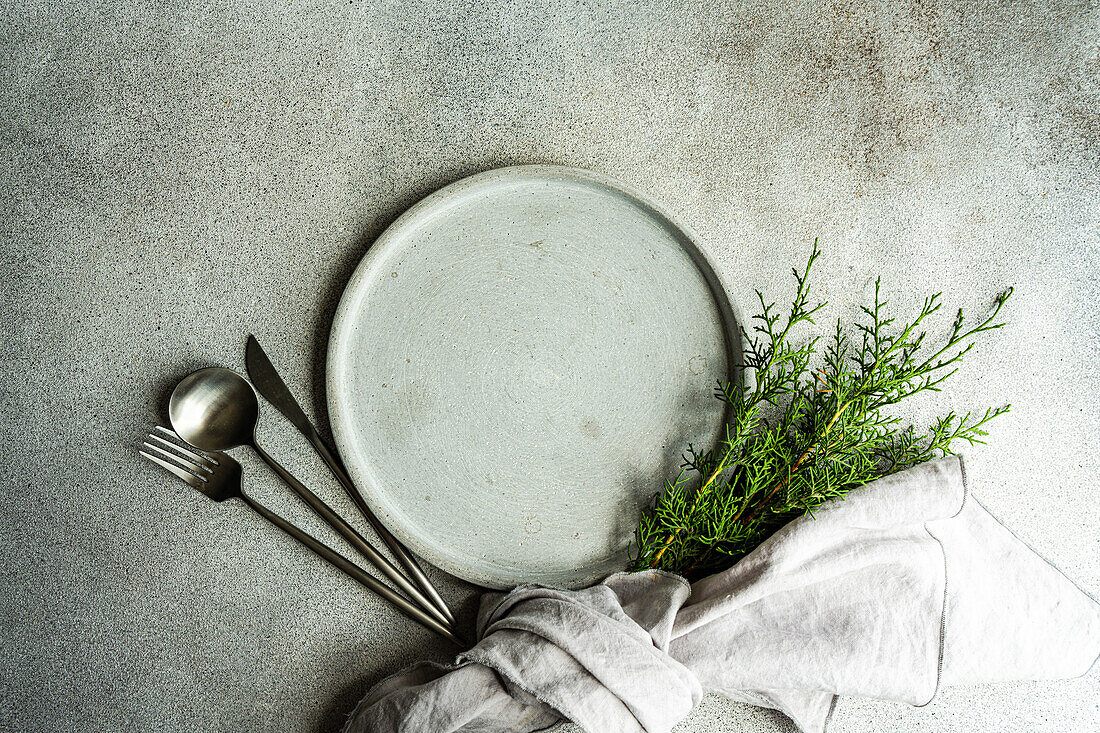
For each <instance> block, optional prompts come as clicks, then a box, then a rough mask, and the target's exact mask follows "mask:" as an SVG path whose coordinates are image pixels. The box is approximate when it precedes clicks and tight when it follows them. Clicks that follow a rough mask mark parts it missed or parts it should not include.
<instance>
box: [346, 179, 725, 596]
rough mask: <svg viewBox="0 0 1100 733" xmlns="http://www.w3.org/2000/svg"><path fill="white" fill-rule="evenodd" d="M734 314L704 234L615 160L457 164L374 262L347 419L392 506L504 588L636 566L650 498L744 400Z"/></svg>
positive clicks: (351, 347)
mask: <svg viewBox="0 0 1100 733" xmlns="http://www.w3.org/2000/svg"><path fill="white" fill-rule="evenodd" d="M733 328H734V325H733V315H732V311H731V309H730V307H729V304H728V302H727V300H726V298H725V295H724V291H723V290H722V288H721V286H720V284H719V282H718V280H717V278H716V277H715V275H714V273H713V271H712V269H711V268H710V267H709V266H708V264H707V262H706V260H705V259H704V258H703V256H702V255H701V254H700V251H699V249H698V248H697V247H696V246H695V244H694V243H693V241H692V237H691V235H690V234H689V233H688V232H686V231H685V230H684V229H683V228H682V227H681V226H678V225H677V224H676V223H674V222H673V221H672V219H670V217H669V216H668V214H666V213H663V212H662V211H661V210H660V209H659V208H658V207H657V206H656V205H655V204H654V203H653V202H651V201H649V200H647V199H646V198H645V197H644V196H642V195H640V194H639V193H637V192H633V191H630V190H629V189H627V188H626V187H625V186H622V185H620V184H617V183H615V182H612V181H610V180H608V179H606V178H603V177H601V176H597V175H594V174H592V173H589V172H586V171H580V170H574V169H567V168H558V167H553V166H521V167H516V168H505V169H501V170H496V171H490V172H488V173H483V174H481V175H476V176H473V177H471V178H467V179H465V180H462V181H459V182H457V183H455V184H453V185H450V186H447V187H446V188H444V189H442V190H441V191H439V192H437V193H435V194H434V195H432V196H429V197H428V198H427V199H425V200H423V201H421V202H420V203H419V204H417V205H416V206H414V207H412V208H411V209H410V210H409V211H408V212H406V213H405V214H404V215H403V216H401V217H400V218H399V219H398V220H397V221H396V222H394V224H393V225H392V226H390V227H389V228H388V229H387V230H386V231H385V232H384V233H383V234H382V236H381V237H379V239H378V240H377V241H376V242H375V243H374V244H373V245H372V246H371V248H370V250H369V251H368V252H367V254H366V256H365V257H364V258H363V261H362V262H361V263H360V265H359V267H358V269H357V270H356V271H355V274H354V275H353V277H352V279H351V282H350V283H349V285H348V287H347V290H346V291H345V293H344V296H343V299H342V301H341V302H340V306H339V308H338V310H337V314H336V319H335V323H334V325H333V332H332V340H331V344H330V347H329V358H328V399H329V409H330V415H331V418H332V426H333V432H334V433H335V437H336V442H337V444H338V446H339V449H340V453H341V455H342V456H343V458H344V460H345V462H346V463H347V467H348V470H349V471H350V473H351V475H352V478H353V479H354V480H355V482H356V484H357V485H358V486H359V487H360V489H361V490H362V492H363V494H364V496H365V497H366V499H367V501H368V502H369V503H370V505H371V507H372V508H373V509H374V511H375V512H376V513H377V514H378V517H379V518H380V519H381V520H382V522H383V523H384V524H385V525H386V526H387V527H388V528H389V529H390V530H391V531H392V532H393V533H394V534H395V535H396V536H397V537H398V538H400V539H401V540H402V541H403V542H405V543H406V544H407V545H408V546H409V547H410V548H411V549H412V550H413V551H415V552H416V553H417V554H419V555H420V556H422V557H423V558H425V559H427V560H428V561H430V562H432V563H434V564H435V565H437V566H439V567H441V568H443V569H444V570H446V571H448V572H450V573H453V574H454V575H457V576H459V577H461V578H465V579H466V580H469V581H471V582H474V583H477V584H480V585H484V586H489V587H493V588H505V587H510V586H514V585H516V584H520V583H528V582H538V583H545V584H550V585H558V586H577V585H580V584H583V583H588V582H591V581H594V580H597V579H599V578H601V577H602V576H605V575H607V574H609V573H611V572H614V571H616V570H620V569H622V568H624V567H625V566H626V562H627V547H628V544H629V542H630V541H631V539H632V534H633V530H634V527H635V525H636V524H637V521H638V516H639V510H640V509H641V507H642V506H643V504H644V503H645V502H646V501H647V500H648V499H649V498H650V497H651V496H652V495H653V494H655V493H656V492H658V491H659V490H660V489H661V488H662V484H663V481H664V480H665V478H667V477H670V476H673V475H674V474H675V473H676V471H677V470H678V466H679V463H680V456H681V454H682V452H683V450H684V449H685V448H686V446H687V445H688V443H689V442H692V443H694V444H695V445H697V446H709V445H711V444H713V442H714V441H715V440H716V438H717V436H718V433H719V430H720V429H721V427H722V425H723V421H724V417H725V416H724V411H723V406H722V404H721V403H720V402H719V401H718V400H716V399H714V397H713V396H712V394H713V387H714V385H715V382H716V380H718V379H719V378H723V379H724V378H727V377H728V372H729V369H730V365H731V364H733V363H736V362H737V360H738V359H739V356H740V354H739V352H738V351H737V346H736V344H737V343H738V341H737V339H735V338H731V333H732V332H733Z"/></svg>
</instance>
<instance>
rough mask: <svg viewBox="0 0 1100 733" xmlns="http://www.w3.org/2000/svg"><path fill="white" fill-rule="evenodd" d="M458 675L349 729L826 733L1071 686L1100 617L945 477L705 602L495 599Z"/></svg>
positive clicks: (916, 475)
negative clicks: (989, 689)
mask: <svg viewBox="0 0 1100 733" xmlns="http://www.w3.org/2000/svg"><path fill="white" fill-rule="evenodd" d="M478 637H479V639H480V641H479V643H478V644H477V645H476V646H475V647H474V648H473V649H471V650H470V651H468V652H465V653H464V654H461V655H460V656H459V657H458V660H457V662H456V664H455V665H453V666H450V667H440V666H438V665H420V666H418V667H415V668H413V669H411V670H408V671H406V672H403V673H401V674H399V675H396V676H394V677H391V678H389V679H387V680H385V681H384V682H382V683H380V684H378V685H377V686H376V687H375V688H374V689H373V690H371V692H370V693H369V694H368V695H367V697H366V698H365V699H364V700H363V701H362V702H361V703H360V704H359V707H358V708H357V709H356V711H355V712H354V713H353V714H352V716H351V718H350V720H349V722H348V725H347V727H346V730H347V731H348V732H349V733H359V732H361V731H363V732H365V731H370V732H372V733H374V732H378V731H381V732H388V731H470V732H474V731H476V732H488V731H537V730H542V729H545V728H547V727H550V726H552V725H554V724H555V723H557V722H559V721H560V720H561V719H563V718H564V719H567V720H571V721H573V722H575V723H577V724H578V725H580V727H581V728H583V729H584V730H586V731H591V732H592V733H616V732H620V731H621V732H623V733H626V732H628V731H630V732H640V731H647V732H649V733H655V732H657V731H668V730H670V729H671V728H672V727H673V725H675V724H676V722H677V721H679V720H681V719H682V718H684V717H685V716H686V715H687V714H688V713H689V712H690V711H691V709H692V708H693V707H694V706H695V705H696V704H697V703H698V702H699V700H700V699H701V698H702V695H703V690H713V691H715V692H718V693H720V694H722V695H725V696H727V697H730V698H732V699H734V700H740V701H743V702H748V703H751V704H754V705H759V706H764V707H769V708H774V709H776V710H780V711H782V712H783V713H785V714H786V715H788V716H789V717H790V718H791V719H793V720H794V721H795V723H796V724H797V725H798V726H799V727H800V728H801V729H802V730H803V731H806V732H807V733H820V731H823V730H824V729H825V724H826V721H827V719H828V717H829V713H830V711H831V710H832V706H833V702H834V701H835V699H836V696H837V695H859V696H863V697H872V698H879V699H886V700H896V701H899V702H905V703H910V704H912V705H923V704H925V703H927V702H929V701H930V700H931V699H932V697H933V696H934V695H935V694H936V691H937V690H938V689H939V688H940V687H941V686H943V685H954V684H966V683H975V682H989V681H996V680H1012V679H1057V678H1066V677H1074V676H1078V675H1082V674H1084V673H1086V672H1087V671H1088V670H1089V669H1090V668H1091V666H1092V665H1093V664H1094V662H1095V661H1096V658H1097V656H1098V655H1100V604H1097V603H1096V601H1094V600H1093V599H1092V598H1090V597H1089V596H1088V595H1087V594H1086V593H1084V592H1083V591H1082V590H1080V589H1079V588H1078V587H1076V586H1075V585H1074V584H1073V583H1072V582H1071V581H1070V580H1069V579H1067V578H1066V577H1065V576H1064V575H1062V573H1060V572H1059V571H1058V570H1057V569H1055V568H1054V567H1052V566H1051V565H1049V564H1048V563H1046V562H1045V561H1044V560H1043V559H1042V558H1040V557H1039V556H1038V555H1036V554H1035V553H1034V552H1033V551H1032V550H1031V549H1030V548H1028V547H1027V546H1026V545H1025V544H1024V543H1023V542H1021V541H1020V540H1019V539H1017V538H1016V537H1015V536H1014V535H1013V534H1012V533H1011V532H1009V531H1008V530H1007V529H1006V528H1005V527H1004V526H1003V525H1001V524H1000V523H999V522H997V520H995V519H994V518H993V517H992V516H991V515H990V514H989V513H988V512H987V511H986V510H985V509H984V508H983V507H982V506H981V505H980V504H978V503H977V502H976V501H975V500H974V499H973V498H968V497H967V492H966V487H965V481H964V474H963V467H962V463H961V461H960V460H959V459H957V458H946V459H942V460H939V461H934V462H930V463H926V464H923V465H921V466H917V467H915V468H912V469H910V470H908V471H905V472H903V473H899V474H895V475H893V476H888V477H886V478H883V479H880V480H878V481H875V482H874V483H871V484H868V485H867V486H864V487H861V488H859V489H856V490H855V491H852V492H851V493H849V494H848V496H847V498H846V499H845V500H844V501H834V502H830V503H829V504H826V505H825V506H823V507H821V508H820V509H819V510H818V511H817V512H816V515H815V518H810V517H803V518H801V519H797V520H795V521H794V522H791V523H790V524H789V525H787V526H786V527H784V528H783V529H782V530H780V531H779V532H777V533H776V534H775V535H774V536H773V537H771V538H770V539H769V540H768V541H767V542H765V543H764V544H762V545H761V546H760V547H759V548H757V549H756V551H754V552H753V553H752V554H750V555H748V556H747V557H745V558H744V559H742V560H741V561H740V562H738V563H737V564H736V565H734V566H733V567H731V568H730V569H729V570H726V571H724V572H721V573H718V574H716V575H713V576H710V577H708V578H706V579H704V580H701V581H699V582H697V583H695V584H694V585H691V586H689V585H688V584H687V582H686V581H684V580H683V579H682V578H679V577H677V576H674V575H669V574H667V573H660V572H655V571H648V572H643V573H637V574H619V575H613V576H611V577H610V578H608V579H607V580H605V581H604V582H603V583H600V584H599V585H595V586H593V587H591V588H586V589H584V590H579V591H565V590H558V589H553V588H544V587H538V586H523V587H520V588H517V589H516V590H514V591H512V592H511V593H509V594H507V595H505V594H499V593H494V594H489V595H487V596H486V597H485V598H484V599H483V601H482V609H481V613H480V616H479V620H478Z"/></svg>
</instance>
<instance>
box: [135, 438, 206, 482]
mask: <svg viewBox="0 0 1100 733" xmlns="http://www.w3.org/2000/svg"><path fill="white" fill-rule="evenodd" d="M149 437H152V436H149ZM142 445H143V446H145V447H146V448H148V449H149V450H151V451H153V452H154V453H156V454H158V455H159V456H160V457H161V458H166V459H168V460H169V461H171V462H172V463H174V464H176V465H177V466H179V467H180V468H183V469H184V470H187V471H190V472H191V473H193V474H195V475H196V476H198V477H199V478H200V479H202V480H203V481H205V480H206V477H207V476H209V475H211V474H212V473H213V471H211V470H210V469H209V468H207V467H206V466H203V465H202V464H197V463H194V462H192V461H189V460H187V458H186V457H185V456H177V455H176V454H175V453H170V452H169V451H166V450H164V449H163V448H161V447H160V446H158V445H153V444H152V443H150V442H148V441H146V442H144V443H142Z"/></svg>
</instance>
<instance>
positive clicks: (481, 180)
mask: <svg viewBox="0 0 1100 733" xmlns="http://www.w3.org/2000/svg"><path fill="white" fill-rule="evenodd" d="M528 177H536V178H537V177H545V178H557V179H561V180H570V179H572V180H580V181H582V182H586V183H591V184H596V185H599V186H603V187H606V188H610V189H613V190H615V191H618V192H619V193H621V194H625V195H626V196H628V197H629V198H631V199H632V200H634V201H637V202H638V203H640V204H642V205H643V206H645V207H646V208H647V209H649V210H651V211H652V212H653V213H654V214H655V215H656V216H658V217H660V218H663V219H664V220H665V221H667V222H668V224H670V225H671V226H672V227H673V228H674V229H675V230H676V231H677V232H678V233H679V234H680V237H679V239H680V240H681V246H682V247H684V249H685V250H686V251H687V253H688V255H689V256H690V257H691V260H692V262H693V264H694V265H695V267H696V269H698V270H699V271H700V273H701V274H702V275H703V278H704V280H705V281H706V282H707V285H708V289H709V290H710V291H711V297H712V298H713V299H714V301H715V303H716V305H717V306H718V310H719V313H720V316H721V320H722V323H721V326H722V331H723V333H724V335H725V342H726V364H727V375H728V376H732V375H733V374H734V372H735V370H737V369H740V368H741V367H742V365H743V350H742V344H741V339H740V337H739V333H740V332H739V330H738V329H739V324H741V323H743V321H742V320H741V314H740V313H739V312H738V310H737V309H736V307H735V306H734V304H733V302H732V301H731V300H730V298H729V291H728V289H727V288H726V287H725V283H724V282H723V281H722V278H721V276H720V275H719V274H718V270H717V268H715V267H714V264H713V263H712V262H711V260H710V258H709V257H708V256H707V255H706V253H705V251H704V250H703V248H702V247H700V245H699V237H698V235H697V234H696V233H695V231H694V230H693V229H691V228H690V227H688V226H687V225H685V224H684V223H683V221H681V220H680V219H679V218H678V217H677V216H675V215H674V214H672V213H671V212H670V211H668V210H667V209H666V208H665V207H664V206H663V205H662V204H660V203H658V202H657V201H656V200H654V199H653V198H652V197H650V196H649V195H648V194H645V193H643V192H642V191H639V190H638V189H636V188H634V187H633V186H630V185H629V184H625V183H623V182H622V181H619V180H616V179H614V178H612V177H610V176H607V175H604V174H601V173H598V172H595V171H592V170H588V169H586V168H579V167H572V166H563V165H553V164H528V165H513V166H505V167H502V168H493V169H490V170H486V171H482V172H480V173H475V174H472V175H469V176H465V177H463V178H460V179H458V180H457V181H453V182H451V183H449V184H446V185H444V186H442V187H441V188H439V189H437V190H435V191H433V192H432V193H430V194H428V195H427V196H425V197H424V198H421V199H420V200H418V201H417V202H416V203H414V204H413V205H412V206H410V207H409V208H407V209H406V210H405V211H404V212H402V213H401V214H400V215H399V216H398V217H397V218H396V219H394V220H393V221H392V222H390V224H389V225H388V226H386V228H385V229H384V230H383V231H382V232H381V233H380V234H379V235H378V236H377V237H376V238H375V239H374V240H373V241H372V242H371V243H370V245H369V246H368V247H367V251H366V252H365V253H364V254H363V256H362V257H361V258H360V259H359V262H358V264H356V266H355V270H354V271H353V272H352V275H351V277H350V278H348V281H347V284H346V285H345V286H344V289H343V291H342V292H341V295H340V300H339V301H338V302H337V305H336V310H335V313H334V315H333V318H332V325H331V327H330V331H329V337H328V343H327V354H326V359H325V404H326V408H327V410H328V419H329V429H330V431H331V433H332V437H333V439H334V441H335V442H336V448H337V452H338V454H339V455H340V460H341V462H342V463H343V464H344V468H345V469H346V471H347V473H348V475H349V476H350V477H351V479H352V482H353V483H354V484H355V486H356V489H357V490H358V491H359V492H360V494H362V496H363V499H364V501H366V503H367V505H368V506H369V507H370V509H371V511H372V512H374V514H375V516H376V517H377V519H378V521H379V522H381V523H382V525H383V526H384V527H385V528H386V529H387V530H388V531H389V532H390V533H391V534H393V535H394V537H396V538H397V539H398V540H399V541H400V542H401V543H402V544H403V545H405V546H406V547H407V548H409V549H410V550H412V551H413V553H415V554H416V555H417V557H419V558H422V559H423V560H426V561H427V562H429V563H431V564H432V565H434V566H436V567H437V568H439V569H441V570H443V571H445V572H447V573H449V574H451V575H454V576H455V577H457V578H460V579H462V580H464V581H466V582H469V583H473V584H476V585H479V586H483V587H487V588H493V589H498V590H499V589H507V588H511V587H513V585H512V584H507V585H505V584H502V583H501V581H500V580H498V579H494V578H493V577H491V576H489V575H487V574H484V573H480V572H478V571H476V570H473V569H471V568H465V567H462V566H461V565H460V564H458V563H456V562H454V561H452V560H450V559H449V558H446V557H441V556H439V555H438V554H437V553H435V552H432V551H431V550H430V549H429V548H427V547H426V546H425V543H423V542H421V541H420V539H419V538H418V537H416V536H415V535H414V534H412V533H411V532H408V531H406V529H405V528H404V527H403V526H401V524H400V523H398V522H395V521H394V520H393V517H392V515H391V514H390V513H389V512H388V511H387V510H385V509H384V508H383V507H381V506H379V504H378V501H377V499H376V497H375V495H373V494H372V492H370V491H368V490H364V488H363V487H364V486H365V485H369V481H367V480H366V477H365V476H363V469H362V468H361V467H360V466H358V465H355V464H353V463H350V462H348V461H346V460H344V456H346V455H349V454H350V453H351V445H350V438H349V437H348V433H349V432H350V428H349V429H347V430H345V429H344V426H343V421H344V418H343V414H344V410H343V408H342V407H341V405H340V403H339V400H338V399H337V396H338V392H339V390H338V389H337V388H336V384H337V377H336V374H337V370H338V369H339V364H338V361H339V360H340V355H341V351H342V349H341V341H346V339H343V338H342V335H343V334H344V333H345V331H346V330H347V328H348V327H349V321H350V319H351V315H350V311H351V302H352V301H353V300H354V299H355V298H356V297H357V296H358V295H359V293H360V291H361V290H362V287H363V281H364V279H365V278H366V276H367V274H368V273H369V272H370V270H371V267H372V264H373V263H374V261H375V260H376V259H378V258H379V257H380V256H382V253H383V252H384V251H385V250H386V249H387V244H389V243H390V242H391V241H392V240H393V239H394V238H395V237H396V236H397V235H398V234H399V233H400V232H402V231H403V230H404V229H405V228H406V226H407V225H408V224H409V223H410V222H411V221H413V220H415V219H416V218H417V217H418V216H419V215H420V214H421V213H422V212H423V211H425V210H428V209H431V208H433V207H435V206H436V205H438V204H440V203H442V202H445V201H447V200H448V199H452V198H455V197H457V196H459V195H461V194H462V193H463V192H465V191H467V190H469V189H471V188H474V187H477V186H480V185H483V184H492V183H497V182H501V181H506V180H508V179H511V178H528ZM729 416H730V408H729V406H726V408H725V409H724V410H723V414H722V423H723V424H728V422H729ZM602 577H603V573H602V571H600V572H597V573H593V572H589V573H588V574H586V573H583V572H582V573H578V574H576V576H575V578H576V579H575V580H573V581H571V582H570V583H569V585H571V586H578V585H582V584H588V583H591V582H595V581H598V580H600V579H602Z"/></svg>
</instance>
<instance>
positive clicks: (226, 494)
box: [139, 425, 466, 647]
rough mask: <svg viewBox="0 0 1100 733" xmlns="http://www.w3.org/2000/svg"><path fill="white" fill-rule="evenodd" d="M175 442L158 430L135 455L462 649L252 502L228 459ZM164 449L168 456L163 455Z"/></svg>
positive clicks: (431, 622)
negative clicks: (238, 504)
mask: <svg viewBox="0 0 1100 733" xmlns="http://www.w3.org/2000/svg"><path fill="white" fill-rule="evenodd" d="M157 433H161V434H162V435H158V434H157ZM162 436H168V437H171V438H174V439H175V440H167V439H166V438H165V437H162ZM175 441H180V443H182V440H181V439H180V438H179V436H177V435H176V434H175V433H174V432H172V431H171V430H169V429H167V428H163V427H161V426H159V425H158V426H157V427H156V429H155V432H152V433H149V438H148V440H146V441H145V442H144V443H142V448H143V450H139V453H141V455H143V456H145V457H146V458H148V459H149V460H150V461H152V462H153V463H155V464H157V465H158V466H160V467H161V468H163V469H165V470H166V471H169V472H170V473H173V474H175V475H176V476H178V477H179V478H181V479H183V480H184V481H185V482H187V484H189V485H190V486H191V487H192V488H195V489H198V490H199V491H200V492H201V493H202V494H204V495H205V496H206V497H207V498H208V499H212V500H213V501H216V502H223V501H227V500H229V499H240V500H241V501H243V502H244V503H245V504H247V505H248V506H249V507H251V508H252V509H253V510H254V511H255V512H256V513H257V514H259V515H260V516H262V517H263V518H264V519H266V520H267V521H269V522H271V523H272V524H274V525H275V526H276V527H278V528H279V529H281V530H283V531H284V532H286V533H287V534H289V535H290V536H291V537H293V538H294V539H296V540H298V541H299V542H301V543H302V544H303V545H305V546H306V547H308V548H309V549H311V550H313V551H314V552H315V553H317V554H318V555H320V556H321V557H322V558H324V559H325V560H327V561H328V562H330V563H332V564H333V565H335V566H336V567H338V568H339V569H340V570H343V571H344V572H345V573H347V574H348V575H350V576H351V577H352V578H354V579H355V580H356V581H358V582H359V583H361V584H362V585H364V586H366V587H367V588H369V589H370V590H372V591H374V592H375V593H377V594H378V595H380V596H382V597H383V598H385V599H386V600H388V601H389V602H391V603H393V604H394V605H395V606H397V608H398V610H400V611H401V612H402V613H404V614H405V615H406V616H408V617H409V618H411V619H413V620H414V621H419V622H420V623H421V624H423V625H424V626H426V627H427V628H429V629H431V630H432V631H434V632H435V633H437V634H439V635H440V636H443V637H444V638H447V639H449V640H451V641H453V642H454V643H456V644H458V645H459V646H462V647H465V646H466V644H465V642H463V640H462V639H460V638H459V637H458V636H456V635H455V633H454V632H453V631H451V630H450V629H449V628H447V627H446V626H444V625H443V624H441V623H440V622H439V621H438V620H436V619H435V618H434V617H432V616H430V615H428V614H427V613H425V612H424V611H423V610H421V609H420V607H419V606H417V605H416V604H414V603H412V602H411V601H410V600H409V599H408V598H406V597H405V596H403V595H401V594H400V593H398V592H397V591H395V590H393V589H392V588H390V587H389V586H388V585H386V584H385V583H383V582H381V581H380V580H378V579H377V578H375V577H374V576H372V575H370V574H368V573H367V572H366V571H364V570H363V569H362V568H360V567H359V566H358V565H356V564H355V563H353V562H351V561H350V560H348V559H347V558H346V557H344V556H343V555H341V554H340V553H339V552H337V551H336V550H334V549H332V548H331V547H329V546H328V545H326V544H324V543H323V542H321V541H320V540H318V539H316V538H315V537H313V536H312V535H310V534H307V533H306V532H304V531H302V530H301V529H299V528H298V527H297V526H295V525H294V524H291V523H290V522H288V521H287V520H285V519H283V518H282V517H280V516H279V515H278V514H276V513H275V512H273V511H271V510H270V509H268V508H267V507H265V506H264V505H263V504H260V503H259V502H258V501H256V500H255V499H253V498H251V497H250V496H248V494H246V493H245V491H244V472H243V471H242V470H241V464H239V463H237V461H236V460H235V459H234V458H233V457H232V456H230V455H227V454H225V453H219V452H210V453H207V452H199V451H197V450H195V449H194V448H191V447H184V446H183V445H180V444H179V443H177V442H175ZM168 448H171V449H172V450H171V451H170V450H167V449H168Z"/></svg>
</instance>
